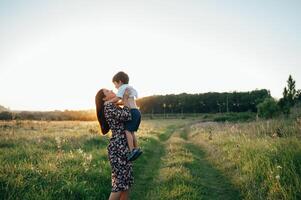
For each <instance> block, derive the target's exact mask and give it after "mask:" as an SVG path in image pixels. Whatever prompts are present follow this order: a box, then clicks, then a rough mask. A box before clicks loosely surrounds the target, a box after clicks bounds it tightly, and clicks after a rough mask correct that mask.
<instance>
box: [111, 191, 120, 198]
mask: <svg viewBox="0 0 301 200" xmlns="http://www.w3.org/2000/svg"><path fill="white" fill-rule="evenodd" d="M120 197H121V192H111V194H110V197H109V200H119V199H120Z"/></svg>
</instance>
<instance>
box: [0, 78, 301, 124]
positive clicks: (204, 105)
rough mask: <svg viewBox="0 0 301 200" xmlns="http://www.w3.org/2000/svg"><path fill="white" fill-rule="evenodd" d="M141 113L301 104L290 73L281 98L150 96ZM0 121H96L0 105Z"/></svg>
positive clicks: (270, 111) (276, 111)
mask: <svg viewBox="0 0 301 200" xmlns="http://www.w3.org/2000/svg"><path fill="white" fill-rule="evenodd" d="M137 104H138V106H139V107H140V111H141V112H142V114H168V113H171V114H175V113H182V114H183V113H238V112H253V113H258V115H259V116H260V117H264V118H271V117H277V116H279V115H281V114H286V115H288V114H289V113H290V111H291V109H292V108H294V107H296V106H299V107H301V90H300V89H299V90H297V89H296V82H295V80H294V79H293V78H292V76H291V75H290V76H289V78H288V80H287V86H285V87H284V89H283V97H282V98H280V99H279V100H276V99H274V98H273V97H272V96H271V94H270V91H269V90H267V89H260V90H254V91H250V92H223V93H218V92H208V93H201V94H187V93H182V94H169V95H153V96H148V97H144V98H141V99H138V100H137ZM0 108H1V109H0V120H14V119H21V120H24V119H26V120H81V121H94V120H96V113H95V110H94V109H92V110H84V111H72V110H65V111H49V112H30V111H22V112H12V111H10V110H8V109H6V108H5V107H3V106H0Z"/></svg>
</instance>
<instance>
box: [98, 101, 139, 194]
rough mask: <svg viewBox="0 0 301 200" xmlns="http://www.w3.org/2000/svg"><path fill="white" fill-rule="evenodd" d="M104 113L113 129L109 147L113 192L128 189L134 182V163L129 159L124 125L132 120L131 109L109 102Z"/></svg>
mask: <svg viewBox="0 0 301 200" xmlns="http://www.w3.org/2000/svg"><path fill="white" fill-rule="evenodd" d="M104 114H105V118H106V120H107V122H108V124H109V126H110V128H111V131H112V137H111V138H110V143H109V145H108V147H107V149H108V154H109V160H110V164H111V168H112V192H118V191H123V190H128V189H129V188H130V187H131V185H132V184H133V183H134V177H133V170H132V163H131V162H129V161H128V160H127V154H128V153H129V148H128V145H127V140H126V135H125V127H124V122H125V121H128V120H131V114H130V110H129V108H127V107H123V108H120V107H117V106H116V105H114V104H113V103H108V104H105V107H104Z"/></svg>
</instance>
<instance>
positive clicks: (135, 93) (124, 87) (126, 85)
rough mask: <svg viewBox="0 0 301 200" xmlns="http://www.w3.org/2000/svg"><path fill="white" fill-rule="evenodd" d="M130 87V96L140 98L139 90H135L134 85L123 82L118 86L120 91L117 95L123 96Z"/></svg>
mask: <svg viewBox="0 0 301 200" xmlns="http://www.w3.org/2000/svg"><path fill="white" fill-rule="evenodd" d="M127 88H128V89H129V97H136V98H138V92H137V90H135V89H134V88H133V87H132V86H130V85H129V84H123V85H121V86H120V87H119V88H118V92H117V94H116V96H117V97H119V98H123V95H124V93H125V90H126V89H127Z"/></svg>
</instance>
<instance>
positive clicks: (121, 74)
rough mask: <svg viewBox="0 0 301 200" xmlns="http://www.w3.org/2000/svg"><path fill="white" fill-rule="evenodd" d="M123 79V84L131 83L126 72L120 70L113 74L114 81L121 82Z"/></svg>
mask: <svg viewBox="0 0 301 200" xmlns="http://www.w3.org/2000/svg"><path fill="white" fill-rule="evenodd" d="M119 81H121V82H122V83H123V84H128V83H129V76H128V75H127V74H126V73H124V72H118V73H117V74H115V75H114V76H113V80H112V82H117V83H118V82H119Z"/></svg>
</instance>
